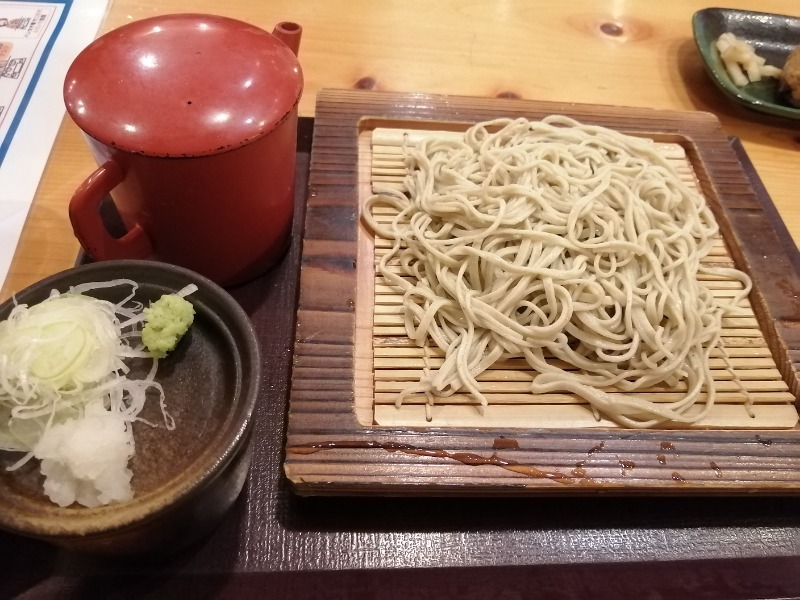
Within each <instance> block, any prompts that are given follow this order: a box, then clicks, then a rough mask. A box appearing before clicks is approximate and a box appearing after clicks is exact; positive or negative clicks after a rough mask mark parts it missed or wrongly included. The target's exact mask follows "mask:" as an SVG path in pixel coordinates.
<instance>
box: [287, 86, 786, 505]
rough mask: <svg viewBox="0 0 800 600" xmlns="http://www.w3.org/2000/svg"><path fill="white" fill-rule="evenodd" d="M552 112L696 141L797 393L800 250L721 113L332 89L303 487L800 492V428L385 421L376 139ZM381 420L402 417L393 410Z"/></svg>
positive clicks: (695, 158) (304, 331)
mask: <svg viewBox="0 0 800 600" xmlns="http://www.w3.org/2000/svg"><path fill="white" fill-rule="evenodd" d="M549 114H566V115H568V116H572V117H574V118H576V119H578V120H579V121H582V122H586V123H595V124H599V125H604V126H608V127H612V128H615V129H619V130H621V131H625V132H628V133H634V134H638V135H647V136H649V137H653V138H655V139H658V140H659V141H664V142H670V143H673V144H678V145H680V146H681V147H682V148H683V149H684V150H685V152H686V157H687V159H688V161H689V163H690V165H691V167H692V169H693V171H694V175H695V177H696V185H697V186H698V187H699V189H700V190H701V191H702V193H703V194H704V195H705V196H706V198H707V199H708V201H709V203H710V204H711V206H712V208H713V209H714V211H715V214H716V216H717V220H718V222H719V224H720V228H721V232H722V236H723V238H724V239H725V240H726V241H727V245H728V251H729V253H730V256H731V257H732V259H733V260H734V262H735V263H736V264H737V265H738V266H739V267H740V268H744V269H745V270H748V271H749V272H750V273H751V275H752V276H753V279H754V286H755V291H754V293H753V294H751V298H750V302H751V305H752V308H753V312H754V314H755V316H756V317H757V319H758V324H759V326H760V329H761V333H762V334H763V339H764V343H765V345H766V346H767V347H768V348H769V350H770V352H771V354H772V358H773V359H774V362H775V366H776V368H777V369H778V371H779V372H780V375H781V377H782V379H783V382H785V384H786V388H787V389H788V391H789V392H790V393H791V394H792V395H793V396H794V397H797V393H798V379H797V369H796V362H797V355H796V354H795V352H796V349H797V348H798V333H797V331H796V327H795V325H794V324H795V321H796V319H797V317H798V313H800V308H798V305H797V301H796V299H795V296H796V293H797V292H798V291H800V279H799V278H798V270H797V266H796V261H797V256H796V252H797V251H796V246H794V244H792V243H791V240H789V241H788V243H787V240H786V239H785V238H786V234H785V230H784V229H783V228H782V223H780V222H779V219H778V217H777V213H775V211H774V208H773V207H771V203H769V205H767V206H764V205H762V203H761V198H760V196H759V194H757V193H756V190H754V189H753V186H752V185H751V183H750V180H749V179H748V178H747V176H746V174H745V172H744V169H743V167H742V164H741V162H740V161H739V158H738V157H737V155H736V153H735V152H734V151H733V150H732V149H731V146H730V145H729V142H728V140H727V138H726V137H725V135H724V133H723V132H722V129H721V127H720V124H719V122H718V121H717V119H716V118H715V117H714V116H713V115H710V114H706V113H685V112H669V111H654V110H647V109H632V108H622V107H608V106H595V105H579V104H558V103H542V102H534V101H520V100H498V99H476V98H457V97H436V96H425V95H407V94H391V93H375V92H345V91H341V92H339V91H325V92H322V93H321V94H320V95H319V97H318V102H317V113H316V124H315V130H314V142H313V146H312V156H311V172H310V180H309V198H308V208H307V215H306V228H305V235H304V238H303V250H302V259H301V274H300V291H299V299H298V322H297V323H298V325H297V333H296V345H295V356H294V368H293V376H292V384H291V391H290V405H289V421H288V430H287V443H286V457H285V463H284V468H285V472H286V475H287V477H288V479H289V481H290V482H291V484H292V486H293V488H294V489H295V491H297V492H298V493H301V494H360V493H372V494H432V493H433V494H515V493H516V494H519V493H528V494H530V493H544V492H554V493H576V492H577V493H586V492H593V491H616V492H619V493H628V492H651V493H672V492H675V493H711V492H717V493H743V492H753V491H761V492H767V493H779V492H793V491H795V490H797V489H798V488H799V487H800V474H798V469H797V467H799V466H800V431H798V429H797V428H796V427H795V428H793V429H783V430H777V429H776V430H771V429H764V430H749V431H741V430H737V429H733V428H731V429H726V428H724V426H723V428H719V429H706V430H692V431H689V430H674V429H673V430H647V431H632V430H624V429H618V428H611V427H606V426H600V427H586V426H572V424H571V423H566V424H565V426H564V424H562V426H560V427H554V426H552V424H548V427H541V426H540V427H532V426H530V425H529V424H528V425H526V426H525V427H519V426H511V423H512V422H513V421H507V420H506V421H500V422H497V423H492V422H491V421H489V422H486V423H480V422H478V421H469V420H467V421H465V420H463V419H461V420H460V421H459V420H456V421H454V422H453V423H449V424H447V426H443V425H441V424H437V423H436V422H434V423H426V422H425V421H424V420H421V421H420V420H419V419H417V420H411V421H403V420H400V421H396V422H393V423H391V424H389V425H382V426H378V425H376V424H375V423H376V419H375V404H374V402H371V401H370V398H372V396H373V394H374V392H373V390H374V389H375V388H374V386H375V382H374V379H375V370H374V362H373V360H374V357H373V346H372V343H371V340H372V339H373V333H374V332H373V329H372V326H373V321H372V319H371V318H370V317H371V314H372V312H373V307H374V300H375V297H374V285H370V284H369V283H365V282H370V278H369V273H372V272H373V271H374V267H373V263H372V254H371V252H370V250H371V248H372V244H373V241H372V240H371V239H370V238H369V236H365V235H364V232H363V230H362V228H361V225H360V223H359V197H360V196H361V197H363V196H364V194H365V193H369V185H370V180H371V179H370V178H371V157H370V155H369V151H368V148H369V144H368V143H367V144H366V145H365V141H364V140H365V137H368V136H370V135H371V133H372V131H373V130H374V129H375V128H377V127H402V128H405V129H413V130H426V129H436V130H439V129H443V128H447V129H451V130H453V131H459V130H462V131H463V129H464V128H465V127H466V126H468V125H469V124H471V123H474V122H478V121H482V120H486V119H490V118H495V117H498V116H525V117H528V118H531V119H537V118H541V117H544V116H546V115H549ZM365 148H367V150H365ZM365 186H366V189H365ZM365 272H367V273H368V277H366V278H365V277H364V273H365ZM372 283H374V282H372ZM365 315H366V318H365ZM365 340H367V341H366V342H365ZM380 420H381V421H382V422H384V423H386V419H385V417H383V418H381V419H380ZM764 423H765V424H766V423H767V421H765V422H764ZM601 425H602V424H601ZM766 426H767V425H765V427H766Z"/></svg>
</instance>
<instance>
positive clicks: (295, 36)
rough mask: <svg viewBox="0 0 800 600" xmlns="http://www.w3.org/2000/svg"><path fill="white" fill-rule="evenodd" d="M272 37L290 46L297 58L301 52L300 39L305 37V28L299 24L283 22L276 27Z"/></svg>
mask: <svg viewBox="0 0 800 600" xmlns="http://www.w3.org/2000/svg"><path fill="white" fill-rule="evenodd" d="M272 35H274V36H275V37H276V38H278V39H279V40H280V41H282V42H283V43H284V44H286V45H287V46H289V50H291V51H292V52H293V53H294V55H295V56H297V53H298V52H299V51H300V38H301V37H302V36H303V28H302V27H301V26H300V25H299V24H298V23H292V22H291V21H283V22H282V23H278V24H277V25H275V29H273V30H272Z"/></svg>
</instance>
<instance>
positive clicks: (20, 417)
mask: <svg viewBox="0 0 800 600" xmlns="http://www.w3.org/2000/svg"><path fill="white" fill-rule="evenodd" d="M116 286H129V287H130V293H129V294H128V295H126V297H125V298H124V299H123V300H122V301H120V302H118V303H116V304H115V303H112V302H108V301H105V300H99V299H97V298H93V297H92V296H89V295H86V294H85V292H89V291H91V290H97V289H100V288H108V287H116ZM137 288H138V285H137V284H136V282H134V281H131V280H128V279H116V280H113V281H108V282H92V283H86V284H82V285H78V286H74V287H72V288H71V289H70V290H69V291H68V292H65V293H59V292H58V291H57V290H53V291H52V292H51V293H50V296H49V297H48V298H47V299H46V300H44V301H43V302H40V303H39V304H35V305H33V306H28V305H26V304H17V305H16V306H14V308H13V309H12V310H11V313H10V315H9V317H8V319H7V320H6V321H3V322H0V450H7V451H14V452H23V453H24V455H23V456H22V458H21V459H20V460H18V461H17V462H16V463H14V464H13V465H11V466H10V467H9V470H15V469H18V468H19V467H21V466H22V465H24V464H25V463H27V462H28V461H29V460H30V459H31V458H37V459H39V460H40V461H41V471H42V474H43V475H45V482H44V491H45V493H46V494H47V495H48V497H49V498H50V499H51V500H52V501H53V502H56V503H57V504H59V505H60V506H69V505H70V504H72V503H74V502H78V503H79V504H82V505H84V506H98V505H103V504H108V503H110V502H120V501H126V500H129V499H130V498H131V497H132V496H133V492H132V489H131V483H130V481H131V477H132V472H131V471H130V469H129V468H128V466H127V465H128V461H129V460H130V458H131V457H132V456H133V455H134V453H135V444H134V439H133V432H132V427H131V425H132V423H133V422H134V421H144V419H143V418H141V417H139V413H140V412H141V410H142V408H143V407H144V404H145V400H146V396H147V393H148V392H150V393H155V394H157V395H158V397H159V403H160V407H161V411H162V414H163V418H164V426H165V427H166V428H167V429H168V430H172V429H174V428H175V422H174V419H173V418H172V416H171V415H170V414H169V413H168V412H167V410H166V404H165V399H164V392H163V389H162V387H161V385H160V384H159V383H158V382H157V381H155V375H156V371H157V369H158V358H157V357H154V356H153V354H152V353H151V352H150V351H149V350H148V349H147V348H146V347H145V346H144V344H143V343H142V340H141V329H142V326H143V322H144V320H145V314H144V310H143V308H144V307H143V306H142V304H141V303H140V302H136V301H134V296H135V294H136V290H137ZM196 289H197V288H196V286H194V285H191V286H187V288H184V289H183V290H181V291H180V292H178V293H177V294H178V295H180V296H185V295H187V294H190V293H192V292H193V291H195V290H196ZM132 358H148V359H152V360H153V365H152V368H151V369H150V371H149V373H148V374H147V375H146V376H145V377H144V378H142V379H132V378H130V377H129V374H130V369H129V368H128V366H127V365H126V364H125V361H126V360H127V359H132ZM148 424H150V425H153V424H152V423H148Z"/></svg>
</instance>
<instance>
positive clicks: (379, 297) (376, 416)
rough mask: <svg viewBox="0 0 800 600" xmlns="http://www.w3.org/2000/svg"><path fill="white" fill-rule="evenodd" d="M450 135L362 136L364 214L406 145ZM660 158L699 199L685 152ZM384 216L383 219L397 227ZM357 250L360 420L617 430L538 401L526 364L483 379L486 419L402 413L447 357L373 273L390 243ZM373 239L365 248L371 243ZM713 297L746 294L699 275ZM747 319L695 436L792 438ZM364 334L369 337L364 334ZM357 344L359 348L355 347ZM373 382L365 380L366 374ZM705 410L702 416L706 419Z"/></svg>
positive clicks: (784, 401) (564, 405) (444, 411)
mask: <svg viewBox="0 0 800 600" xmlns="http://www.w3.org/2000/svg"><path fill="white" fill-rule="evenodd" d="M461 135H462V134H461V133H459V132H453V131H423V130H404V129H390V128H377V129H374V130H373V131H372V132H371V136H370V135H367V136H363V137H362V140H361V147H360V160H359V162H360V163H362V161H366V164H367V165H368V169H362V170H361V174H362V178H366V179H367V181H368V185H361V186H360V191H359V196H360V202H361V203H362V204H363V202H364V200H365V199H366V197H367V196H368V195H369V194H370V193H372V191H373V190H372V188H371V186H372V185H375V184H381V185H383V186H385V185H392V186H395V187H397V188H398V189H401V190H404V186H403V178H404V177H405V175H406V169H405V166H404V164H403V144H404V143H405V144H409V143H416V142H417V141H418V140H420V139H421V138H422V137H423V136H436V137H461ZM658 149H659V151H660V152H661V153H662V154H663V155H664V156H665V157H666V158H667V159H668V160H669V161H670V162H671V163H672V164H673V166H674V167H675V168H676V170H677V172H678V173H679V175H680V176H681V178H682V179H683V180H684V181H685V182H686V183H687V184H688V185H690V186H691V187H692V188H694V189H695V190H697V189H698V186H697V181H696V178H695V174H694V170H693V169H692V166H691V163H690V161H689V160H688V158H687V157H686V154H685V152H684V149H683V147H682V146H680V145H679V144H675V143H659V144H658ZM392 216H393V215H392V214H391V213H390V212H389V211H388V210H387V211H386V212H384V213H383V214H381V215H380V217H381V218H382V219H386V220H390V219H391V218H392ZM360 235H361V236H362V238H365V239H362V240H360V243H359V255H360V258H364V259H366V260H361V259H360V260H359V261H358V265H359V267H358V268H359V269H368V270H369V273H366V272H360V273H359V277H358V280H359V282H363V281H368V282H369V285H366V286H363V287H364V288H365V289H366V290H368V291H366V292H365V291H364V290H362V291H361V292H360V293H359V305H360V308H358V309H357V310H358V312H359V313H360V314H361V318H360V320H361V322H362V324H363V323H364V322H365V321H366V319H369V326H370V328H371V332H370V335H369V336H360V337H358V336H357V340H358V339H361V340H362V345H364V340H366V339H367V337H368V338H369V339H370V342H371V347H370V348H361V349H358V348H357V355H358V356H359V357H360V359H359V360H361V361H363V360H367V362H369V363H370V366H369V368H368V369H363V368H362V369H360V370H359V371H360V373H361V374H362V375H361V378H360V379H361V381H360V383H357V385H356V411H357V412H360V413H361V414H360V415H359V420H360V421H361V422H362V423H363V422H365V421H366V420H367V418H368V417H367V415H366V414H365V413H370V417H371V418H369V420H370V421H372V422H373V423H374V424H376V425H381V426H412V427H490V428H491V427H522V428H534V427H536V428H560V427H580V428H584V427H617V425H615V424H614V423H613V422H612V421H610V420H607V419H603V418H600V419H597V418H596V417H595V415H594V414H593V413H592V411H591V410H590V409H589V406H588V404H587V403H586V402H585V401H584V400H583V399H581V398H580V397H577V396H575V395H572V394H568V393H550V394H538V395H535V394H532V393H530V392H529V391H528V389H529V385H530V382H531V381H532V379H533V377H534V375H535V373H534V372H533V371H532V370H531V368H530V367H529V366H528V365H527V363H525V361H524V360H522V359H512V360H508V361H503V362H498V363H497V364H495V365H494V366H493V367H492V368H490V369H488V370H487V371H485V372H484V373H483V374H481V376H480V377H479V378H478V382H479V389H480V390H481V392H482V393H484V394H485V395H486V397H487V399H488V401H489V406H488V407H486V408H484V409H480V408H479V407H478V406H477V403H476V401H475V400H474V399H473V398H471V397H469V396H467V395H466V394H455V395H453V396H450V397H448V398H441V399H437V401H436V404H435V405H434V407H433V409H432V413H431V416H432V419H431V420H427V418H426V411H425V402H426V400H425V397H424V396H423V395H416V396H409V397H407V398H406V399H405V400H404V403H403V405H402V406H401V407H400V408H397V407H395V404H394V402H395V399H396V396H397V394H398V392H400V390H401V389H402V388H403V387H405V386H406V385H408V384H409V383H412V382H414V381H418V380H419V378H420V376H421V375H422V374H423V372H424V371H425V370H428V369H435V368H436V367H437V366H438V365H440V364H441V363H442V360H443V352H442V351H441V350H439V349H438V348H436V347H435V346H432V345H430V346H426V347H424V348H420V347H417V346H416V345H415V344H414V342H412V341H411V340H410V339H409V338H408V337H407V336H406V333H405V328H404V327H403V324H402V312H403V309H402V294H401V293H400V292H399V291H398V290H397V289H395V288H394V287H393V286H391V285H390V284H388V282H386V281H385V280H384V278H383V277H382V276H381V275H380V274H379V273H378V272H377V269H376V268H375V267H376V265H377V263H378V261H379V260H380V257H381V256H382V254H383V253H385V252H386V251H387V249H388V248H390V247H391V242H390V241H389V240H385V239H381V238H376V239H374V242H373V240H372V238H371V237H370V236H369V234H368V233H364V231H363V230H362V232H361V234H360ZM366 238H368V239H366ZM706 262H707V263H713V264H714V265H715V266H733V260H732V258H731V256H730V253H729V252H728V249H727V247H726V245H725V242H724V241H723V240H722V239H721V238H720V239H718V240H716V243H715V245H714V249H713V251H712V253H711V254H710V255H709V256H708V257H707V259H706ZM701 277H702V278H703V279H704V280H705V281H706V283H707V285H708V286H709V287H710V288H711V289H712V290H713V293H714V295H716V296H717V297H720V298H724V297H731V296H733V295H734V294H735V292H736V290H737V289H741V284H740V283H739V282H738V281H736V280H727V279H724V278H721V277H719V276H713V275H701ZM740 307H741V308H742V309H743V312H742V313H741V314H737V315H736V316H735V317H729V318H725V319H723V328H724V331H723V336H722V338H723V343H724V349H717V350H716V351H715V352H714V353H713V354H712V358H711V368H712V371H713V374H714V380H715V383H716V392H717V398H716V401H715V405H714V407H713V408H712V410H711V412H710V414H709V415H707V417H706V418H704V419H703V420H702V421H700V422H698V423H697V424H695V425H693V426H692V427H694V428H722V429H746V428H753V429H768V428H769V429H774V428H791V427H794V426H795V425H796V424H797V422H798V414H797V410H796V409H795V407H794V404H793V402H794V400H795V398H794V396H793V395H792V394H791V393H790V392H789V388H788V386H787V385H786V383H785V382H784V381H783V379H782V378H781V375H780V372H779V371H778V368H777V366H776V363H775V361H774V359H773V358H772V356H771V353H770V351H769V349H768V346H767V342H766V341H765V339H764V336H763V335H762V332H761V330H760V328H759V325H758V322H757V319H756V317H755V315H754V314H753V311H752V309H751V307H750V303H749V301H748V300H744V301H742V303H741V304H740ZM362 329H363V328H362ZM357 343H358V342H357ZM365 373H366V374H365ZM684 390H685V385H682V386H681V387H677V388H666V387H665V386H655V387H653V388H650V389H648V390H644V391H641V392H639V394H640V395H642V396H643V397H646V398H647V399H649V400H651V401H656V402H667V401H674V400H677V399H678V398H680V397H681V395H682V393H683V391H684ZM699 409H700V407H699V406H698V407H697V410H699Z"/></svg>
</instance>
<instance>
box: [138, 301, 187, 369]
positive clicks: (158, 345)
mask: <svg viewBox="0 0 800 600" xmlns="http://www.w3.org/2000/svg"><path fill="white" fill-rule="evenodd" d="M193 321H194V306H192V304H191V302H189V301H188V300H186V299H184V298H182V297H181V296H178V295H177V294H164V295H163V296H161V298H159V299H158V300H156V301H155V302H153V303H152V304H151V305H150V306H148V307H147V308H145V309H144V328H143V329H142V342H143V343H144V345H145V346H146V347H147V351H148V352H150V354H151V355H152V356H153V357H155V358H164V357H165V356H166V355H167V352H171V351H172V350H173V349H174V348H175V346H177V345H178V340H180V339H181V337H182V336H183V334H185V333H186V332H187V331H188V330H189V327H190V326H191V325H192V322H193Z"/></svg>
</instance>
